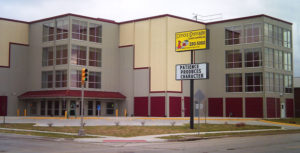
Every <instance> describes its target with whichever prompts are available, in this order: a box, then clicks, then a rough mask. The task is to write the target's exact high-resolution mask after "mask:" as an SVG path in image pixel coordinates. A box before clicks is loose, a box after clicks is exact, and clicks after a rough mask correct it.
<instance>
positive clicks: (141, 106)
mask: <svg viewBox="0 0 300 153" xmlns="http://www.w3.org/2000/svg"><path fill="white" fill-rule="evenodd" d="M134 116H148V97H134Z"/></svg>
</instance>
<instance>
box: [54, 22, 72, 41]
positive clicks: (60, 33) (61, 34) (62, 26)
mask: <svg viewBox="0 0 300 153" xmlns="http://www.w3.org/2000/svg"><path fill="white" fill-rule="evenodd" d="M68 31H69V21H68V20H58V21H57V22H56V40H60V39H67V38H68Z"/></svg>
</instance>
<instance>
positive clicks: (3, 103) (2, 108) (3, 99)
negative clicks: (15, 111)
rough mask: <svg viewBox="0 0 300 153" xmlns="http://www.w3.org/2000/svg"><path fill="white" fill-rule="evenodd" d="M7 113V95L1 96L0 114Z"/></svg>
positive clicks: (4, 114)
mask: <svg viewBox="0 0 300 153" xmlns="http://www.w3.org/2000/svg"><path fill="white" fill-rule="evenodd" d="M6 115H7V96H0V116H6Z"/></svg>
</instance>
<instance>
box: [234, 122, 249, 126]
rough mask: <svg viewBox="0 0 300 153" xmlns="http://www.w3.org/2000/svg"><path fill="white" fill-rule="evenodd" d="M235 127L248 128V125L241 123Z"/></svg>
mask: <svg viewBox="0 0 300 153" xmlns="http://www.w3.org/2000/svg"><path fill="white" fill-rule="evenodd" d="M235 126H236V127H244V126H246V124H245V123H243V122H241V123H236V124H235Z"/></svg>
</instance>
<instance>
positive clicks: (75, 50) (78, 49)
mask: <svg viewBox="0 0 300 153" xmlns="http://www.w3.org/2000/svg"><path fill="white" fill-rule="evenodd" d="M71 64H76V65H86V47H84V46H77V45H73V46H72V56H71Z"/></svg>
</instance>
